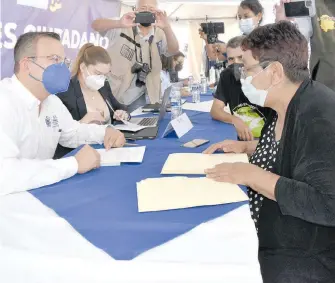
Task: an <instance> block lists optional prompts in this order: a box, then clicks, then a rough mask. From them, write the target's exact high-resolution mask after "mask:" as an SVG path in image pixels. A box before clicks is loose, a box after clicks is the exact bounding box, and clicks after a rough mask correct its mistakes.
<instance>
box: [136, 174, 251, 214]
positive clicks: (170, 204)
mask: <svg viewBox="0 0 335 283" xmlns="http://www.w3.org/2000/svg"><path fill="white" fill-rule="evenodd" d="M246 200H248V197H247V195H246V194H245V193H244V192H243V191H242V190H241V189H240V187H239V186H237V185H234V184H229V183H220V182H216V181H213V180H211V179H208V178H187V177H170V178H168V177H167V178H154V179H146V180H143V181H141V182H139V183H137V201H138V211H139V212H148V211H161V210H172V209H181V208H189V207H197V206H208V205H218V204H225V203H233V202H241V201H246Z"/></svg>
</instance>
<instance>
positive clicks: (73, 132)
mask: <svg viewBox="0 0 335 283" xmlns="http://www.w3.org/2000/svg"><path fill="white" fill-rule="evenodd" d="M54 99H55V102H54V103H55V107H57V113H58V117H59V119H60V129H61V135H60V139H59V143H60V144H61V145H62V146H65V147H69V148H77V147H78V146H80V145H83V144H101V143H103V140H104V137H105V133H106V125H96V124H82V123H80V122H78V121H76V120H73V118H72V116H71V114H70V112H69V111H68V109H67V108H66V107H65V105H64V104H63V103H62V101H61V100H60V99H59V98H58V97H54Z"/></svg>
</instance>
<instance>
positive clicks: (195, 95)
mask: <svg viewBox="0 0 335 283" xmlns="http://www.w3.org/2000/svg"><path fill="white" fill-rule="evenodd" d="M200 90H201V85H200V84H193V85H192V91H191V93H192V102H193V103H199V102H200Z"/></svg>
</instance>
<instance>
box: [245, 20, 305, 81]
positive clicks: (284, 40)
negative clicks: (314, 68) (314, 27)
mask: <svg viewBox="0 0 335 283" xmlns="http://www.w3.org/2000/svg"><path fill="white" fill-rule="evenodd" d="M242 49H243V50H244V51H246V50H250V51H251V52H252V55H253V57H254V58H255V59H256V60H258V61H259V62H260V63H262V62H274V61H277V62H279V63H281V64H282V66H283V69H284V72H285V75H286V76H287V78H288V79H289V80H290V81H291V82H293V83H297V82H302V81H303V80H305V79H306V78H308V77H309V71H308V43H307V40H306V38H305V37H304V36H303V35H302V33H301V32H300V31H299V30H298V28H297V27H296V26H295V25H294V24H292V23H291V22H289V21H281V22H278V23H276V24H269V25H265V26H262V27H259V28H257V29H255V30H254V31H252V32H251V33H250V34H249V35H248V36H247V37H246V38H245V39H244V40H243V42H242Z"/></svg>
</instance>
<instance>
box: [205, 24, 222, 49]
mask: <svg viewBox="0 0 335 283" xmlns="http://www.w3.org/2000/svg"><path fill="white" fill-rule="evenodd" d="M200 26H201V29H202V31H203V32H204V33H205V34H206V35H207V41H208V44H214V43H217V42H218V34H222V33H224V23H223V22H220V23H202V24H200Z"/></svg>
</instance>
